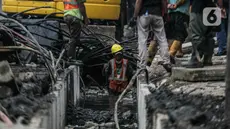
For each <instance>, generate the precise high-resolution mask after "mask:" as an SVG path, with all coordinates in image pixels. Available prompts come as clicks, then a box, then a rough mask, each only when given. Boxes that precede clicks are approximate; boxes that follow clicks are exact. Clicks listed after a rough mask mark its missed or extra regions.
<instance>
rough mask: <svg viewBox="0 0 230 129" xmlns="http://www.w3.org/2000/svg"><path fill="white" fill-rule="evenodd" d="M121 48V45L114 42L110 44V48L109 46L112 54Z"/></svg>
mask: <svg viewBox="0 0 230 129" xmlns="http://www.w3.org/2000/svg"><path fill="white" fill-rule="evenodd" d="M122 49H123V48H122V46H121V45H119V44H114V45H113V46H112V48H111V52H112V54H114V53H116V52H119V51H121V50H122Z"/></svg>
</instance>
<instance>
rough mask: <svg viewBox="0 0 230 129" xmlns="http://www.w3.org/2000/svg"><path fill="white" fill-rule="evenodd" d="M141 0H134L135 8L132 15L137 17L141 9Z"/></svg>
mask: <svg viewBox="0 0 230 129" xmlns="http://www.w3.org/2000/svg"><path fill="white" fill-rule="evenodd" d="M142 1H143V0H136V4H135V9H134V15H133V17H135V18H136V17H137V16H138V15H139V13H140V10H141V6H142Z"/></svg>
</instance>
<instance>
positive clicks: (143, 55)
mask: <svg viewBox="0 0 230 129" xmlns="http://www.w3.org/2000/svg"><path fill="white" fill-rule="evenodd" d="M149 27H150V18H149V16H144V15H142V16H140V17H139V18H138V19H137V28H138V51H139V52H138V58H139V60H140V62H139V64H138V66H139V67H142V66H145V65H146V63H147V61H146V60H147V58H148V52H147V39H148V36H149Z"/></svg>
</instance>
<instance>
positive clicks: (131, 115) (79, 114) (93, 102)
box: [67, 88, 137, 129]
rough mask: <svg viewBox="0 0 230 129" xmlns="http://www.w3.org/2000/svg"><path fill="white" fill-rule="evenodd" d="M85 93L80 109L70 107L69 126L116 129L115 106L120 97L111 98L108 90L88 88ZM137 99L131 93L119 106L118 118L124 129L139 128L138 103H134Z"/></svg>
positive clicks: (68, 113) (78, 128)
mask: <svg viewBox="0 0 230 129" xmlns="http://www.w3.org/2000/svg"><path fill="white" fill-rule="evenodd" d="M85 91H86V93H85V94H82V95H81V96H82V99H81V102H80V104H79V106H78V107H74V106H72V105H68V111H67V116H68V118H67V121H68V124H69V125H71V127H74V128H75V129H83V128H84V129H87V128H92V127H95V128H96V127H100V128H103V129H116V127H115V123H114V106H115V102H116V100H117V98H118V97H114V96H110V95H109V94H108V92H107V90H106V89H102V90H101V89H99V88H98V89H97V88H87V89H86V90H85ZM135 97H136V96H134V93H133V91H131V92H130V93H128V94H127V95H126V97H125V98H124V99H123V100H122V102H121V103H120V104H119V109H118V116H119V120H120V121H119V124H120V125H121V128H122V129H135V128H137V124H136V122H137V111H136V108H135V107H136V106H135V105H136V103H135V101H133V99H135Z"/></svg>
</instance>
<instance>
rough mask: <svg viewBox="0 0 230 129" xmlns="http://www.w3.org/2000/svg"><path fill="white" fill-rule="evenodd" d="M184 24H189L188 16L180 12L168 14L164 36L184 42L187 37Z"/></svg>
mask: <svg viewBox="0 0 230 129" xmlns="http://www.w3.org/2000/svg"><path fill="white" fill-rule="evenodd" d="M185 23H187V24H188V23H189V16H188V15H186V14H183V13H181V12H171V13H169V19H168V21H167V24H166V34H167V38H168V39H174V40H178V41H180V42H182V43H183V42H184V40H185V38H186V37H187V36H188V33H187V30H186V26H185Z"/></svg>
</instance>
